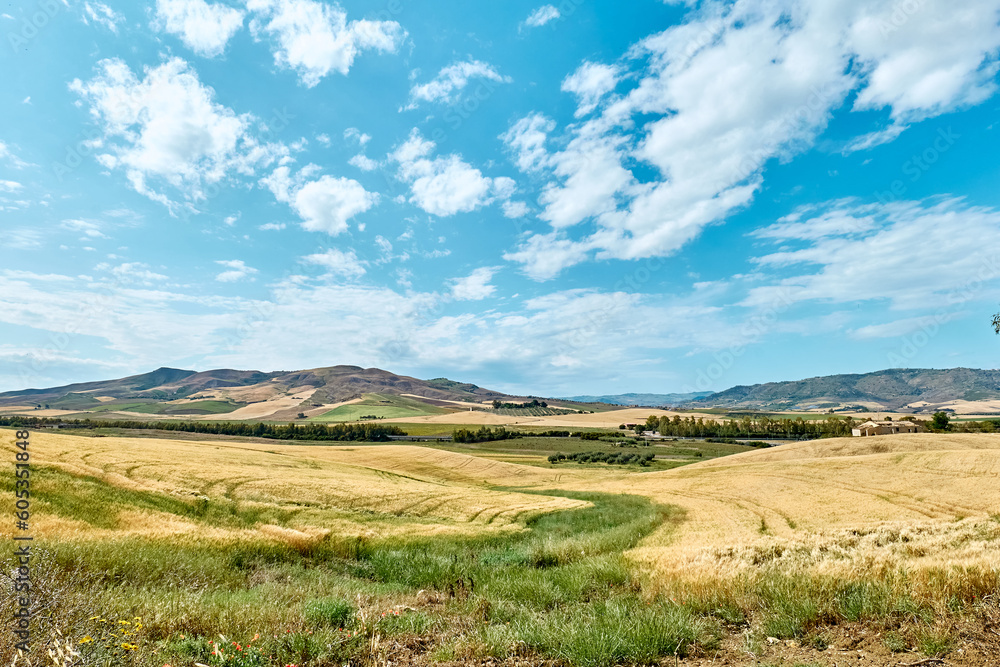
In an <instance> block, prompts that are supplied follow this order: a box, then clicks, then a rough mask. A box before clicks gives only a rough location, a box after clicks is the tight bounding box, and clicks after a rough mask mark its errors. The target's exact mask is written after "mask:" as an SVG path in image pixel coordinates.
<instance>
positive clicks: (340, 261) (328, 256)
mask: <svg viewBox="0 0 1000 667" xmlns="http://www.w3.org/2000/svg"><path fill="white" fill-rule="evenodd" d="M302 261H303V262H305V263H307V264H315V265H317V266H322V267H323V268H325V269H326V270H327V272H328V273H329V275H332V276H338V277H342V278H360V277H361V276H363V275H365V267H364V262H362V261H360V260H359V259H358V256H357V255H356V254H355V253H354V251H353V250H347V251H343V250H337V249H336V248H331V249H329V250H327V251H326V252H323V253H316V254H314V255H306V256H305V257H303V258H302Z"/></svg>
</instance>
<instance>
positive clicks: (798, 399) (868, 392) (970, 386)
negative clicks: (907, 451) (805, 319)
mask: <svg viewBox="0 0 1000 667" xmlns="http://www.w3.org/2000/svg"><path fill="white" fill-rule="evenodd" d="M987 399H1000V371H998V370H978V369H974V368H948V369H941V370H938V369H922V368H897V369H890V370H884V371H876V372H874V373H864V374H852V375H828V376H825V377H814V378H808V379H806V380H795V381H791V382H768V383H766V384H755V385H751V386H742V385H741V386H738V387H733V388H732V389H726V390H725V391H720V392H718V393H715V394H711V395H709V396H705V397H703V398H700V399H697V400H694V401H691V402H689V403H688V406H689V407H703V408H704V407H724V408H750V409H808V408H837V407H847V406H852V405H857V406H865V407H867V408H872V409H883V410H899V409H914V410H918V409H924V410H932V409H934V408H938V407H941V406H944V405H947V404H949V403H955V402H956V401H981V400H987Z"/></svg>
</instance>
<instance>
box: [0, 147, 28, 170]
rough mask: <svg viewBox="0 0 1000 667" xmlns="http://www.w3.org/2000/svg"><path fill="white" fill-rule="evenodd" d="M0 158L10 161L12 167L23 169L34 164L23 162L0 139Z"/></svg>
mask: <svg viewBox="0 0 1000 667" xmlns="http://www.w3.org/2000/svg"><path fill="white" fill-rule="evenodd" d="M0 159H2V160H5V161H6V162H8V163H10V166H12V167H13V168H14V169H24V168H25V167H33V166H34V165H33V164H31V163H28V162H25V161H24V160H22V159H21V158H19V157H18V156H17V155H14V153H12V152H11V150H10V148H9V147H8V146H7V144H5V143H4V142H2V141H0Z"/></svg>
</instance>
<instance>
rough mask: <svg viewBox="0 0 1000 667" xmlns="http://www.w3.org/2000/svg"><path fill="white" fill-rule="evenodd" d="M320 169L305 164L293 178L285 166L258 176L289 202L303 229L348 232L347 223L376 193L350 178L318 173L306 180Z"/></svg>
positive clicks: (367, 206) (374, 200)
mask: <svg viewBox="0 0 1000 667" xmlns="http://www.w3.org/2000/svg"><path fill="white" fill-rule="evenodd" d="M318 169H319V168H318V167H316V165H307V166H306V167H305V168H303V169H302V170H301V171H299V173H298V174H297V175H296V176H295V178H293V177H292V176H291V171H290V169H289V168H288V167H287V166H281V167H278V168H277V169H275V170H274V171H273V172H272V173H271V175H270V176H267V177H265V178H263V179H261V184H263V185H265V186H267V187H268V189H270V190H271V192H272V193H273V194H274V196H275V198H276V199H277V200H278V201H282V202H285V203H288V204H290V205H291V207H292V208H293V209H295V212H296V213H298V214H299V216H300V217H301V218H302V228H303V229H305V230H306V231H310V232H326V233H327V234H330V235H331V236H336V235H337V234H341V233H343V232H345V231H347V222H348V220H350V219H351V218H353V217H354V216H356V215H358V214H360V213H364V212H365V211H367V210H368V209H370V208H371V207H372V206H374V205H375V204H376V203H378V199H379V197H378V194H376V193H374V192H368V191H367V190H365V188H364V186H362V185H361V184H360V183H358V182H357V181H355V180H353V179H350V178H343V177H340V178H334V177H333V176H326V175H324V176H321V177H320V178H319V179H317V180H308V178H309V176H310V175H311V174H313V173H315V171H316V170H318Z"/></svg>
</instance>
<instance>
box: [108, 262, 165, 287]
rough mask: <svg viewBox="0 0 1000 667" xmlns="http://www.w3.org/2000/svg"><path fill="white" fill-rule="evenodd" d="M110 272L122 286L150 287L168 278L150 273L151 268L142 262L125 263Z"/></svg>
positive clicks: (110, 268)
mask: <svg viewBox="0 0 1000 667" xmlns="http://www.w3.org/2000/svg"><path fill="white" fill-rule="evenodd" d="M109 270H110V272H111V275H113V276H114V277H115V280H116V281H117V282H118V284H120V285H132V284H137V285H147V286H148V285H153V284H155V283H158V282H162V281H164V280H167V276H165V275H163V274H162V273H155V272H153V271H150V270H149V266H148V265H147V264H143V263H142V262H125V263H124V264H119V265H118V266H115V267H109Z"/></svg>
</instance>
